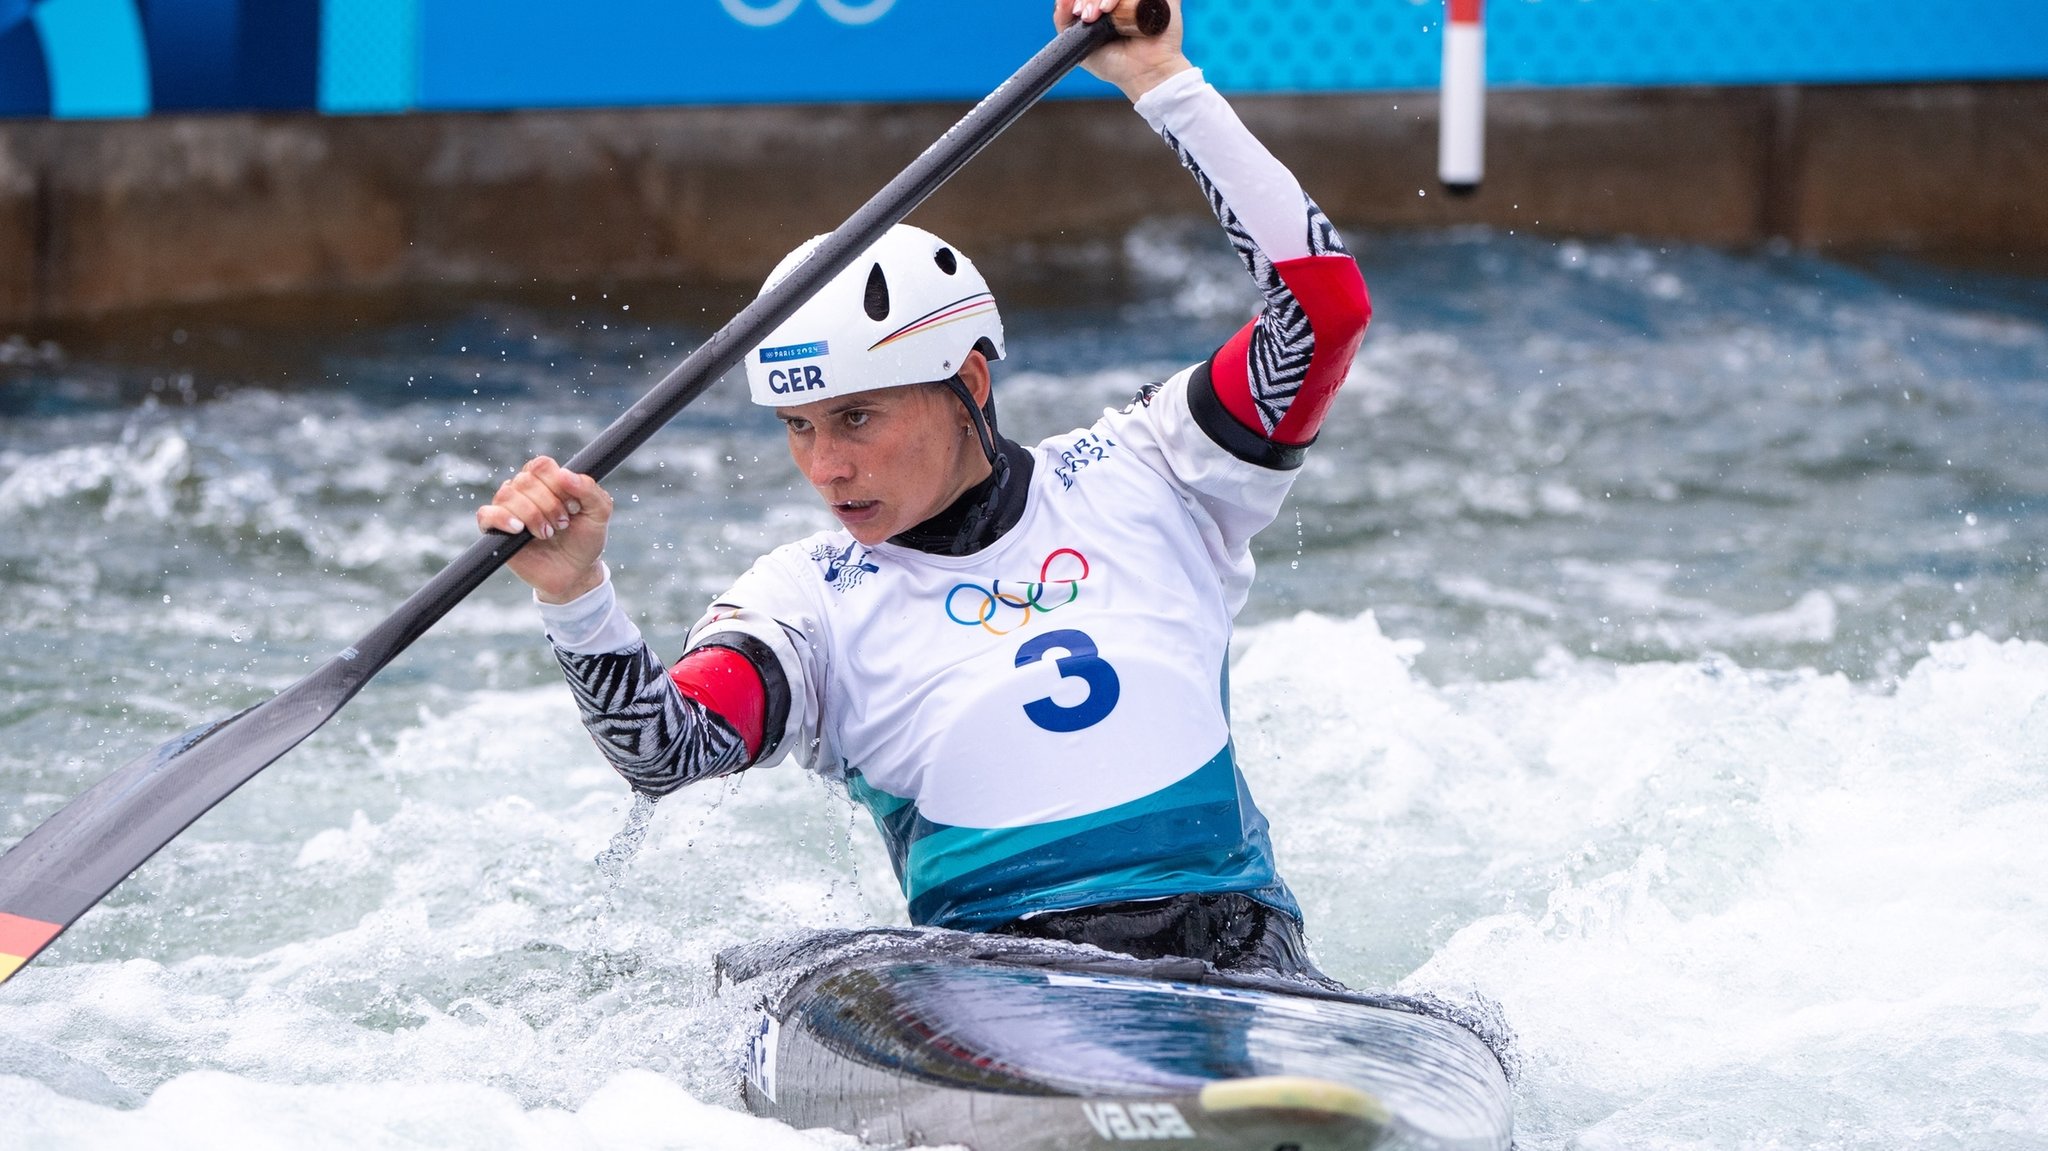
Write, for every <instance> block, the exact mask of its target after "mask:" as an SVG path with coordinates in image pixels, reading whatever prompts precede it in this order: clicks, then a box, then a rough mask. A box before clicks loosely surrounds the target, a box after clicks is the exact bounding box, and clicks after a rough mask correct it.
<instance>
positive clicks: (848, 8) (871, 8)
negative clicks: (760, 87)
mask: <svg viewBox="0 0 2048 1151" xmlns="http://www.w3.org/2000/svg"><path fill="white" fill-rule="evenodd" d="M718 3H719V4H720V6H722V7H723V8H724V9H725V14H726V15H728V16H730V17H732V18H733V19H735V20H737V21H739V22H740V23H742V24H745V25H746V26H747V27H749V28H773V27H775V26H776V25H777V24H780V23H782V22H783V21H785V20H787V19H789V18H790V17H791V16H794V15H796V10H797V9H798V8H801V7H803V4H804V0H773V2H772V3H769V4H765V5H764V4H758V3H755V2H753V0H718ZM895 6H896V0H867V2H866V3H864V4H862V3H855V2H854V0H818V7H820V8H822V9H824V10H825V15H827V16H830V17H831V18H832V19H834V20H837V21H838V22H839V23H841V24H844V25H846V26H848V27H850V28H858V27H861V26H862V25H864V24H872V23H874V22H875V21H877V20H880V19H881V18H882V17H884V16H887V15H888V14H889V9H891V8H894V7H895Z"/></svg>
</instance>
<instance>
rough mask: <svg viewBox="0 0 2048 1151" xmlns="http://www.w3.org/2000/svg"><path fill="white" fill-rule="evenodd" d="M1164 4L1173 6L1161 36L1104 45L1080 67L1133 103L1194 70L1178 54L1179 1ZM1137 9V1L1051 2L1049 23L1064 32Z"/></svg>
mask: <svg viewBox="0 0 2048 1151" xmlns="http://www.w3.org/2000/svg"><path fill="white" fill-rule="evenodd" d="M1167 3H1169V4H1171V5H1172V6H1173V25H1172V27H1170V28H1168V29H1167V30H1166V32H1165V33H1164V34H1162V35H1159V36H1153V37H1150V38H1133V39H1125V40H1116V41H1113V42H1111V43H1108V44H1105V45H1103V46H1102V47H1100V48H1097V49H1096V50H1095V52H1094V54H1093V55H1091V56H1089V57H1088V59H1086V60H1084V61H1082V63H1081V67H1083V68H1086V69H1087V70H1088V72H1089V73H1090V74H1091V75H1093V76H1094V77H1095V78H1096V79H1098V80H1107V81H1108V82H1110V83H1111V84H1114V85H1116V86H1117V87H1118V88H1121V89H1122V90H1123V93H1124V95H1126V96H1128V97H1130V98H1131V100H1132V102H1134V103H1135V102H1136V101H1137V99H1138V97H1140V96H1143V95H1144V94H1145V93H1147V92H1150V91H1151V90H1152V89H1154V88H1157V87H1158V86H1159V85H1160V84H1162V83H1164V82H1165V81H1166V79H1167V78H1168V77H1170V76H1173V75H1175V74H1176V73H1180V72H1185V71H1187V70H1188V69H1190V68H1192V67H1194V65H1193V64H1191V63H1189V62H1188V58H1187V57H1186V56H1185V55H1183V54H1182V53H1181V0H1167ZM1137 6H1138V0H1053V5H1052V22H1053V26H1054V27H1055V28H1058V29H1059V30H1061V31H1065V30H1066V29H1068V28H1070V27H1072V26H1073V25H1074V24H1075V23H1076V22H1079V23H1083V24H1093V23H1095V22H1096V21H1097V20H1107V19H1110V18H1111V17H1112V16H1114V15H1115V14H1116V13H1117V12H1119V11H1122V10H1124V9H1131V8H1136V7H1137Z"/></svg>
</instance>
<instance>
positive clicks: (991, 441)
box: [939, 374, 1002, 468]
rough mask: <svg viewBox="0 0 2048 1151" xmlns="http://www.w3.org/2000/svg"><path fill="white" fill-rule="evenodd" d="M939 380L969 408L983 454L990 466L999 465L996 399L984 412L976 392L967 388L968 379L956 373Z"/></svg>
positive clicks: (968, 414)
mask: <svg viewBox="0 0 2048 1151" xmlns="http://www.w3.org/2000/svg"><path fill="white" fill-rule="evenodd" d="M939 382H940V383H943V384H945V385H946V387H947V389H948V390H949V391H951V392H952V393H953V394H954V395H955V396H958V397H960V402H961V404H963V405H964V406H965V407H966V408H967V417H968V418H969V419H971V420H973V421H974V431H975V434H976V435H978V436H980V437H981V454H982V455H985V456H987V457H988V466H989V467H991V468H993V467H996V466H998V462H999V461H1000V460H1001V459H1002V457H1001V456H999V455H998V454H997V453H996V430H995V414H996V413H995V401H994V400H993V399H991V400H990V401H989V410H988V412H987V413H986V414H984V413H983V412H982V410H981V407H980V405H978V404H976V403H975V402H974V393H972V392H970V391H968V390H967V381H965V380H963V379H961V378H960V377H959V376H958V375H957V374H956V375H954V376H953V377H952V378H951V379H948V380H941V381H939Z"/></svg>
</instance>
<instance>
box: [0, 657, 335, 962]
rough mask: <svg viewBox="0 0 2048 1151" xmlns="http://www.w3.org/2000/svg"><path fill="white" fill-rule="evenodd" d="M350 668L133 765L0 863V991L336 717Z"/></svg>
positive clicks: (314, 678) (322, 675) (329, 672)
mask: <svg viewBox="0 0 2048 1151" xmlns="http://www.w3.org/2000/svg"><path fill="white" fill-rule="evenodd" d="M348 662H349V661H346V660H343V659H340V658H337V659H334V660H332V661H330V662H329V663H328V664H326V665H325V666H323V667H322V668H320V670H318V671H316V672H314V673H313V674H312V675H309V676H307V677H306V678H305V679H302V680H300V681H299V682H298V683H295V684H293V685H292V686H291V687H289V688H286V689H285V690H284V692H283V693H282V694H279V695H277V696H275V697H273V698H271V699H270V700H268V701H266V702H264V703H262V704H259V705H257V706H256V707H252V708H250V709H248V710H247V711H243V712H241V713H239V714H236V715H233V716H230V717H229V718H227V719H222V720H216V721H214V722H212V723H209V724H205V725H203V726H200V727H195V728H193V729H192V730H191V731H188V732H186V733H185V734H183V735H181V736H178V737H177V738H176V739H173V740H170V741H168V742H166V743H164V744H162V745H160V746H158V747H157V748H156V749H155V750H153V751H151V752H149V753H148V754H146V755H143V756H141V757H139V758H137V759H135V760H133V761H131V762H129V763H128V764H127V765H126V766H124V767H122V768H121V769H120V770H118V771H116V772H114V773H113V774H112V775H109V776H107V777H106V778H105V779H102V780H100V781H99V782H98V783H96V784H94V785H93V786H92V787H90V788H88V789H87V790H86V792H85V793H84V794H83V795H80V796H79V797H78V798H76V799H74V800H72V801H71V802H70V803H69V804H68V805H66V806H65V807H64V808H63V809H62V810H61V811H59V812H57V814H55V815H53V816H51V817H50V818H49V819H48V820H46V821H44V822H43V824H42V825H41V826H39V827H37V828H36V829H35V830H34V831H31V832H29V833H28V835H27V837H25V838H24V839H22V841H21V842H20V843H17V844H15V845H14V847H13V848H11V849H10V850H9V851H8V852H7V854H6V855H4V856H0V983H4V982H6V981H7V979H8V978H9V977H11V976H12V975H13V974H14V973H15V972H16V971H18V970H20V969H21V968H22V966H24V965H25V964H27V963H28V961H29V960H31V959H34V958H35V957H36V953H37V952H39V951H41V950H42V949H43V948H45V947H47V946H49V945H50V942H51V941H52V940H54V939H56V938H57V936H58V934H59V933H60V932H62V931H63V930H64V929H65V928H67V927H69V926H71V924H72V923H73V922H75V921H76V920H77V919H78V917H79V916H81V915H84V914H85V913H86V912H87V911H88V910H90V909H91V908H92V906H93V905H94V904H96V903H98V902H99V901H100V900H101V899H104V898H105V897H106V894H107V892H109V891H112V890H113V889H114V886H115V885H116V884H118V883H120V882H121V881H122V880H123V879H126V878H128V875H129V873H131V872H133V871H134V870H135V869H136V868H138V867H140V866H142V864H143V863H144V862H145V861H147V860H148V859H149V857H150V856H152V855H155V854H156V852H157V849H158V848H161V847H162V846H163V845H165V844H167V843H169V842H170V841H171V840H173V839H175V838H177V836H178V833H179V832H182V831H184V830H185V828H187V827H189V826H191V824H192V821H193V820H195V819H198V818H199V817H200V816H202V815H204V814H206V812H207V810H208V809H210V808H211V807H213V805H214V804H216V803H219V802H220V801H221V800H223V799H226V798H227V797H228V795H229V794H230V793H231V792H233V791H234V790H235V789H236V788H238V787H240V786H241V785H242V784H243V783H245V782H247V781H248V780H249V778H250V777H251V776H253V775H255V774H256V773H257V772H259V771H262V770H263V769H264V768H266V767H268V766H270V764H271V763H272V762H274V761H275V760H276V759H278V757H280V756H282V755H283V754H284V753H285V752H288V751H290V750H291V749H292V748H294V747H296V746H298V745H299V743H300V741H302V740H304V739H305V738H306V737H307V736H309V735H311V734H313V733H314V732H315V731H317V730H319V728H320V725H322V724H324V723H326V722H327V721H328V719H330V718H332V717H333V715H334V713H335V712H338V711H340V710H341V706H342V705H343V704H344V703H347V702H348V699H349V697H350V696H352V695H354V694H355V691H354V688H355V687H356V686H359V684H360V677H356V676H351V675H350V674H349V671H350V669H349V668H348V667H347V664H348ZM337 665H339V666H337ZM351 680H356V682H355V683H351V682H350V681H351Z"/></svg>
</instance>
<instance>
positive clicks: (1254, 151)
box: [1055, 0, 1372, 467]
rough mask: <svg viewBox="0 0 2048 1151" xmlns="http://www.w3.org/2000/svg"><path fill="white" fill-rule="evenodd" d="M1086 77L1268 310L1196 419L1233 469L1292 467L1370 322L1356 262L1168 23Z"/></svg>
mask: <svg viewBox="0 0 2048 1151" xmlns="http://www.w3.org/2000/svg"><path fill="white" fill-rule="evenodd" d="M1134 2H1135V0H1084V3H1083V4H1080V5H1076V4H1074V3H1073V0H1066V3H1063V4H1060V5H1059V6H1058V7H1057V8H1056V16H1055V19H1056V22H1057V23H1058V24H1059V25H1060V26H1062V27H1064V26H1066V25H1067V24H1070V23H1072V22H1073V21H1074V20H1075V19H1076V18H1077V16H1076V14H1075V12H1076V9H1079V10H1080V13H1081V17H1080V18H1087V16H1088V15H1089V13H1091V12H1108V11H1111V10H1113V9H1114V8H1115V7H1117V5H1118V4H1119V3H1134ZM1175 6H1176V8H1178V7H1179V5H1178V3H1176V5H1175ZM1087 67H1088V69H1089V70H1090V71H1091V72H1094V73H1095V74H1096V75H1097V76H1099V77H1101V78H1102V79H1105V80H1108V81H1109V82H1110V83H1113V84H1115V85H1117V86H1118V87H1119V88H1121V89H1122V90H1123V92H1124V94H1125V95H1127V96H1129V97H1130V99H1131V101H1132V103H1133V104H1134V105H1135V106H1136V107H1137V110H1138V112H1139V114H1140V115H1142V116H1144V118H1145V120H1146V122H1147V123H1149V124H1151V125H1152V127H1153V129H1154V130H1155V131H1157V132H1158V133H1159V134H1160V136H1161V137H1163V138H1164V139H1165V140H1166V143H1167V144H1168V146H1170V147H1171V148H1172V149H1173V150H1174V153H1175V154H1176V155H1177V156H1179V157H1180V161H1181V163H1182V164H1183V165H1185V166H1186V167H1187V169H1188V171H1190V172H1191V173H1193V174H1194V176H1195V179H1196V180H1197V181H1199V182H1200V184H1201V186H1202V191H1203V193H1204V194H1205V195H1206V196H1207V197H1208V200H1209V206H1210V207H1211V209H1213V210H1214V211H1215V213H1216V217H1217V219H1218V220H1219V221H1220V222H1221V223H1222V225H1223V230H1224V232H1225V233H1226V234H1228V235H1229V237H1230V242H1231V245H1232V246H1233V247H1234V248H1236V249H1237V254H1238V257H1239V258H1240V259H1241V260H1242V261H1243V262H1244V265H1245V268H1246V270H1248V271H1249V272H1250V273H1251V275H1252V279H1253V280H1254V281H1255V282H1256V284H1257V285H1258V289H1259V292H1260V294H1261V295H1262V296H1264V297H1265V301H1266V308H1265V311H1264V312H1263V313H1262V314H1261V315H1260V316H1259V318H1258V319H1256V320H1254V321H1253V322H1252V323H1250V324H1248V325H1246V326H1245V328H1244V329H1243V330H1242V331H1240V332H1238V334H1237V335H1236V336H1235V337H1233V338H1232V339H1231V340H1230V342H1229V343H1227V344H1225V345H1224V346H1223V347H1222V349H1221V350H1219V351H1218V352H1217V353H1216V355H1215V357H1214V359H1213V360H1212V361H1211V363H1210V371H1209V372H1207V373H1205V374H1204V376H1205V378H1203V379H1200V380H1197V381H1196V382H1195V384H1194V386H1192V387H1191V390H1190V395H1189V402H1190V406H1191V407H1192V408H1193V409H1194V412H1195V416H1196V418H1197V420H1199V421H1200V422H1201V424H1202V426H1203V428H1204V430H1205V431H1207V432H1208V433H1209V434H1210V435H1211V437H1212V438H1214V439H1216V441H1217V442H1218V443H1220V444H1221V445H1223V446H1224V447H1225V448H1227V449H1229V450H1230V451H1232V452H1233V453H1234V454H1236V455H1238V456H1240V457H1241V458H1244V459H1247V460H1249V461H1251V462H1254V463H1262V464H1265V465H1267V466H1269V467H1289V466H1293V465H1294V464H1296V463H1298V462H1299V460H1300V449H1301V448H1303V447H1305V446H1306V445H1307V444H1308V443H1309V442H1310V441H1311V440H1313V439H1315V437H1316V432H1317V431H1318V430H1319V429H1320V428H1321V427H1322V423H1323V417H1324V415H1325V414H1326V413H1327V412H1328V411H1329V407H1330V401H1331V399H1332V398H1333V397H1334V396H1335V395H1336V392H1337V389H1338V388H1339V387H1340V386H1342V384H1343V382H1344V377H1345V375H1346V374H1347V372H1348V371H1349V369H1350V366H1351V360H1352V357H1353V356H1354V355H1356V354H1357V351H1358V345H1359V341H1360V340H1361V339H1363V338H1364V334H1365V325H1366V322H1367V320H1368V319H1370V317H1371V315H1372V307H1371V304H1370V302H1369V300H1368V298H1367V295H1366V290H1365V281H1364V279H1363V278H1362V277H1361V276H1360V274H1359V271H1358V264H1357V262H1356V261H1354V260H1353V259H1352V258H1351V257H1350V256H1349V255H1348V254H1346V252H1345V250H1344V245H1343V241H1342V240H1340V239H1339V238H1338V236H1337V231H1336V229H1335V228H1334V227H1332V226H1331V224H1330V221H1329V218H1328V217H1326V216H1325V215H1324V214H1323V212H1322V209H1321V208H1319V207H1317V206H1316V203H1315V201H1313V200H1311V199H1310V198H1309V197H1308V195H1307V194H1306V193H1304V192H1303V191H1302V188H1301V185H1300V183H1299V182H1298V181H1296V180H1295V178H1294V175H1293V173H1291V172H1289V171H1288V170H1287V168H1286V167H1285V166H1284V165H1282V164H1281V163H1280V161H1279V160H1277V159H1275V158H1274V157H1273V155H1272V153H1271V152H1269V151H1267V150H1266V148H1265V146H1264V145H1263V144H1261V143H1259V141H1258V139H1257V138H1256V137H1254V136H1253V135H1252V134H1251V132H1250V130H1249V129H1247V128H1246V127H1245V126H1244V123H1243V122H1242V121H1240V120H1239V119H1238V117H1237V113H1236V112H1234V111H1233V110H1232V109H1231V107H1230V104H1229V103H1228V102H1227V101H1226V100H1224V98H1223V96H1222V94H1221V93H1219V92H1217V91H1216V89H1215V88H1213V87H1211V86H1210V85H1209V83H1208V82H1207V81H1206V80H1205V79H1203V77H1202V73H1201V71H1200V70H1199V69H1197V68H1195V67H1194V65H1193V64H1192V63H1190V62H1189V61H1188V59H1187V57H1186V56H1185V55H1183V54H1182V52H1181V36H1180V20H1179V16H1178V13H1176V17H1175V20H1174V27H1173V31H1172V32H1170V33H1169V34H1168V35H1166V36H1162V37H1158V38H1156V39H1153V40H1124V41H1119V42H1117V43H1115V44H1113V45H1110V46H1109V47H1106V48H1104V49H1102V50H1101V51H1099V52H1097V53H1096V54H1095V56H1093V57H1091V58H1090V60H1089V61H1088V65H1087ZM1202 393H1206V394H1202ZM1225 415H1227V416H1228V417H1229V418H1228V421H1227V422H1226V421H1225V420H1223V419H1222V418H1221V417H1223V416H1225ZM1246 433H1250V434H1249V435H1247V434H1246Z"/></svg>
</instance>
